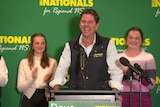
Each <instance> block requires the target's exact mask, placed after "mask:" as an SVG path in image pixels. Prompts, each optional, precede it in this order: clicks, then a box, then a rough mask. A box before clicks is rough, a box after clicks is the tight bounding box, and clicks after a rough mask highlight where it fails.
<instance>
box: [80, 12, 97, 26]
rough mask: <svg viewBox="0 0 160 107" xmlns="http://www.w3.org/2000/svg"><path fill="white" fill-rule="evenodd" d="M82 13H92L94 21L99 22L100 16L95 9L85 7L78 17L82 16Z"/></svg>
mask: <svg viewBox="0 0 160 107" xmlns="http://www.w3.org/2000/svg"><path fill="white" fill-rule="evenodd" d="M84 14H91V15H93V17H94V20H95V21H96V23H99V20H100V17H99V15H98V13H97V12H96V11H95V10H93V9H85V10H83V11H82V13H81V15H80V19H81V18H82V16H83V15H84Z"/></svg>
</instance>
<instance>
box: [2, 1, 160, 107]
mask: <svg viewBox="0 0 160 107" xmlns="http://www.w3.org/2000/svg"><path fill="white" fill-rule="evenodd" d="M58 1H59V2H58ZM88 7H89V8H94V9H95V10H96V11H97V12H98V13H99V15H100V18H101V19H100V26H99V29H98V32H99V33H100V34H101V35H104V36H107V37H110V38H112V40H114V42H115V44H116V46H117V50H118V52H121V51H122V50H124V48H125V47H124V34H125V32H126V30H128V29H129V28H130V27H133V26H138V27H140V28H142V30H143V32H144V36H145V43H144V49H145V50H146V51H148V52H151V53H152V54H153V55H154V57H155V59H156V64H157V76H156V86H155V88H154V89H153V90H151V95H152V99H153V104H154V107H160V103H159V102H158V99H159V96H160V92H159V91H160V72H159V70H160V66H159V65H160V56H159V50H160V47H159V46H158V44H159V39H158V38H159V36H160V1H159V0H119V1H118V0H0V54H1V55H3V56H4V58H5V60H6V63H7V66H8V70H9V82H8V84H7V85H6V86H5V87H3V88H2V98H1V102H2V107H11V106H14V107H19V104H20V99H21V94H20V93H18V91H17V89H16V82H17V72H18V70H17V69H18V64H19V61H20V60H21V59H22V58H24V57H25V56H26V53H27V51H28V49H29V48H28V43H30V36H31V35H32V34H34V33H37V32H41V33H43V34H44V35H45V36H46V38H47V44H48V53H49V55H50V56H51V57H54V58H56V59H57V61H59V57H60V55H61V52H62V50H63V47H64V44H65V43H66V42H67V41H69V40H71V39H73V38H75V37H77V36H78V35H79V33H80V30H79V14H80V12H81V11H82V10H83V9H84V8H88Z"/></svg>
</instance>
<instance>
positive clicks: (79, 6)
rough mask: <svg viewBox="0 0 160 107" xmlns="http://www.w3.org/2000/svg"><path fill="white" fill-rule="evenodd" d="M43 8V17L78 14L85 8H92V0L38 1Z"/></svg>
mask: <svg viewBox="0 0 160 107" xmlns="http://www.w3.org/2000/svg"><path fill="white" fill-rule="evenodd" d="M39 6H42V7H44V10H43V16H45V15H47V14H51V13H52V14H56V15H60V14H64V13H65V14H80V13H81V12H82V11H83V10H84V9H85V8H90V7H93V6H94V3H93V0H39Z"/></svg>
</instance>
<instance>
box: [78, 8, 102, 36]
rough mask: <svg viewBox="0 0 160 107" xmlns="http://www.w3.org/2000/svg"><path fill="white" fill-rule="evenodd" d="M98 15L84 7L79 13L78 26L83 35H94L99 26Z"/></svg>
mask: <svg viewBox="0 0 160 107" xmlns="http://www.w3.org/2000/svg"><path fill="white" fill-rule="evenodd" d="M99 19H100V18H99V15H98V14H97V13H96V11H95V10H93V9H85V10H83V11H82V13H81V15H80V24H79V27H80V29H81V31H82V34H83V36H84V37H87V38H88V37H92V38H93V36H94V34H95V32H96V30H97V29H98V26H99Z"/></svg>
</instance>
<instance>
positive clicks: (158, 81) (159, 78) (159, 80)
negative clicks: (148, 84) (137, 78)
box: [156, 76, 160, 94]
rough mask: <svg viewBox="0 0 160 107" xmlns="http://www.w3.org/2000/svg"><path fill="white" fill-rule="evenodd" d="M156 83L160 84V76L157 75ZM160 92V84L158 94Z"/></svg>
mask: <svg viewBox="0 0 160 107" xmlns="http://www.w3.org/2000/svg"><path fill="white" fill-rule="evenodd" d="M156 84H160V77H159V76H156ZM159 93H160V85H159V86H158V87H157V90H156V94H159Z"/></svg>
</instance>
